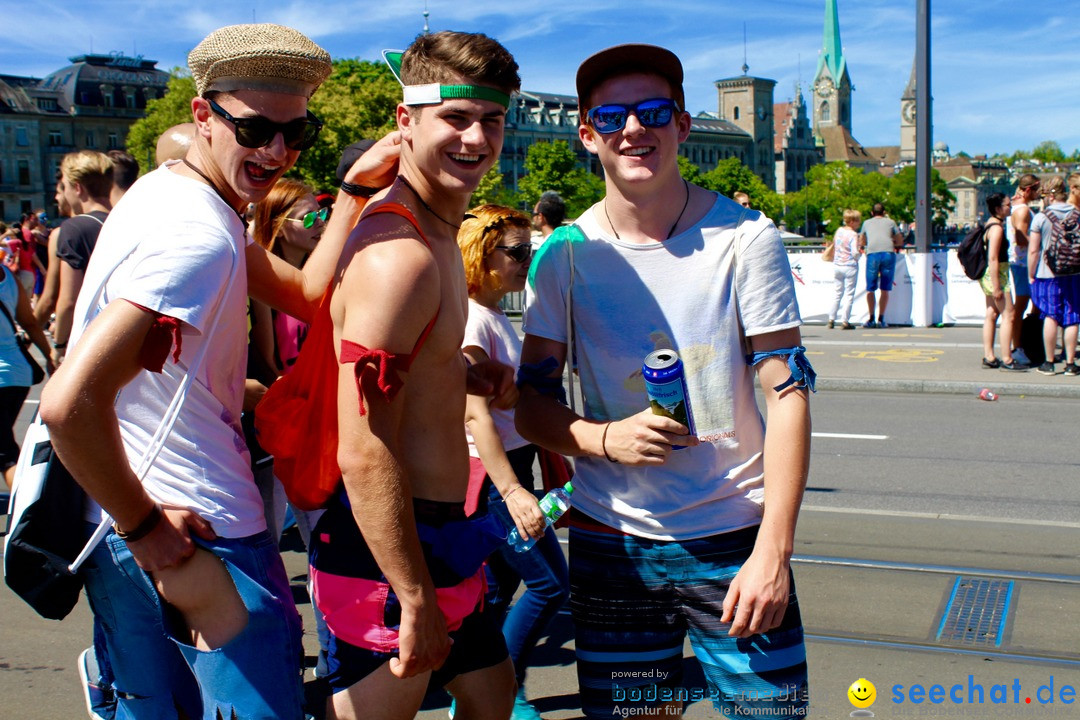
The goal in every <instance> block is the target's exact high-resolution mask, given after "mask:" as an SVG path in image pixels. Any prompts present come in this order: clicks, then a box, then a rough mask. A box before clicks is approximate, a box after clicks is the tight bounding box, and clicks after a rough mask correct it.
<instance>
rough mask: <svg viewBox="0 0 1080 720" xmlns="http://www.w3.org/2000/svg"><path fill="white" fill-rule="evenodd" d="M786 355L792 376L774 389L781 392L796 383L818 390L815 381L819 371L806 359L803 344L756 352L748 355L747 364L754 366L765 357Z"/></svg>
mask: <svg viewBox="0 0 1080 720" xmlns="http://www.w3.org/2000/svg"><path fill="white" fill-rule="evenodd" d="M785 356H786V357H787V364H788V367H789V368H791V377H789V378H788V379H787V380H786V381H784V382H783V383H781V384H780V385H777V386H776V387H774V388H773V390H776V391H777V392H780V391H781V390H783V389H784V388H786V387H788V386H789V385H794V386H795V387H797V388H799V389H807V390H809V391H810V392H817V390H815V389H814V383H816V382H817V373H816V372H814V368H813V367H811V366H810V361H809V360H807V359H806V348H804V347H803V346H802V345H798V346H796V347H790V348H781V349H779V350H769V351H767V352H756V353H754V354H752V355H747V356H746V364H747V365H749V366H751V367H753V366H755V365H757V364H758V363H759V362H761V361H762V360H764V359H765V358H771V357H785Z"/></svg>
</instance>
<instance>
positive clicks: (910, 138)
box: [900, 59, 915, 162]
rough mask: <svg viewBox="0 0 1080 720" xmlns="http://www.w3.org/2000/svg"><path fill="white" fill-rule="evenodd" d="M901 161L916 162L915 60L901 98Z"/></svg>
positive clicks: (912, 62)
mask: <svg viewBox="0 0 1080 720" xmlns="http://www.w3.org/2000/svg"><path fill="white" fill-rule="evenodd" d="M900 161H901V162H904V161H908V162H915V60H914V59H913V60H912V61H911V79H910V80H908V84H907V87H906V88H904V94H903V95H902V96H901V98H900Z"/></svg>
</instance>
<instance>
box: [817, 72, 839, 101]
mask: <svg viewBox="0 0 1080 720" xmlns="http://www.w3.org/2000/svg"><path fill="white" fill-rule="evenodd" d="M814 90H815V91H816V92H817V94H818V95H820V96H822V97H829V96H830V95H832V94H833V92H834V91H835V90H836V87H835V86H834V85H833V81H832V79H831V78H828V77H823V78H821V79H819V80H818V81H817V82H816V83H814Z"/></svg>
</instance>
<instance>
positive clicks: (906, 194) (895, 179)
mask: <svg viewBox="0 0 1080 720" xmlns="http://www.w3.org/2000/svg"><path fill="white" fill-rule="evenodd" d="M915 187H916V177H915V166H914V165H908V166H907V167H905V168H903V169H901V170H900V172H898V173H896V174H895V175H893V176H892V177H891V178H890V179H889V196H888V200H886V201H885V210H886V212H887V213H888V214H889V217H891V218H892V219H893V220H896V221H898V222H911V221H912V220H914V219H915ZM955 205H956V196H955V195H953V194H952V193H951V192H949V186H948V185H946V184H945V181H944V180H943V179H942V178H941V173H939V172H938V171H937V170H931V171H930V207H931V210H932V212H933V216H934V217H933V223H934V224H935V225H944V224H945V218H946V217H947V216H948V214H949V211H950V210H952V209H953V207H954V206H955Z"/></svg>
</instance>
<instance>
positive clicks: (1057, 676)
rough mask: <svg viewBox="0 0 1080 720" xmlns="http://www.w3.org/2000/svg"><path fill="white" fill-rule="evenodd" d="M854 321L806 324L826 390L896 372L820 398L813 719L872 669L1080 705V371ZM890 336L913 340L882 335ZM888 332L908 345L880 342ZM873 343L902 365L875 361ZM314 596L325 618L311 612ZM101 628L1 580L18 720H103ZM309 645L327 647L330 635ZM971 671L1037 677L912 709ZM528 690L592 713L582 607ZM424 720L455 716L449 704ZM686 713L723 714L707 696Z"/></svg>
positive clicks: (990, 678)
mask: <svg viewBox="0 0 1080 720" xmlns="http://www.w3.org/2000/svg"><path fill="white" fill-rule="evenodd" d="M840 332H841V331H827V330H825V329H824V328H816V329H815V328H806V333H805V334H806V336H807V346H808V347H809V348H810V350H811V352H814V353H820V354H818V355H814V356H812V357H813V358H814V360H813V361H814V363H815V366H816V367H817V368H818V371H819V374H820V376H821V378H822V379H823V380H825V381H826V383H825V385H829V386H830V387H834V388H835V387H837V384H838V383H847V384H850V383H851V381H852V380H853V379H856V380H858V379H862V380H867V381H873V382H874V383H877V384H876V385H875V386H873V388H872V391H870V392H852V393H848V392H837V391H836V390H824V389H823V390H822V392H820V393H819V394H818V395H817V396H816V397H815V399H814V401H813V407H814V431H815V433H817V434H818V436H817V437H815V439H814V444H813V460H812V471H811V479H810V491H809V492H808V494H807V499H806V509H804V512H803V514H802V518H801V521H800V526H799V533H798V537H797V548H796V553H797V559H796V568H795V570H796V574H797V579H798V580H797V581H798V584H799V592H800V601H801V605H802V608H803V612H804V618H805V622H806V629H807V633H808V653H809V660H810V667H811V682H812V693H813V707H812V712H811V715H810V717H813V718H839V717H847V715H848V713H850V712H851V710H852V707H851V706H850V704H849V703H848V701H847V698H846V694H845V693H846V688H847V686H848V685H850V684H851V683H852V682H853V681H854V680H856V679H858V678H860V677H866V678H868V679H870V680H871V681H872V682H874V683H875V684H876V685H877V687H878V692H879V697H880V699H879V700H878V702H877V704H876V705H875V706H874V708H873V710H875V711H876V713H877V716H878V717H903V716H906V715H916V714H920V713H921V714H922V716H924V717H939V716H946V715H951V716H956V715H957V714H966V715H968V716H971V717H985V716H988V715H990V712H988V710H994V711H997V712H998V714H1005V715H1006V716H1015V717H1026V716H1028V715H1032V716H1034V715H1035V714H1037V715H1038V717H1062V718H1064V717H1073V716H1076V714H1077V711H1076V710H1074V709H1073V708H1075V705H1072V706H1069V705H1064V704H1062V703H1061V699H1062V698H1060V696H1059V697H1058V702H1056V703H1055V704H1054V705H1041V704H1040V702H1039V699H1040V697H1039V694H1038V690H1039V688H1040V686H1044V685H1048V684H1049V683H1050V682H1051V677H1052V678H1053V680H1052V682H1053V684H1054V686H1055V692H1056V693H1060V692H1061V690H1062V689H1063V687H1064V686H1067V685H1068V686H1071V687H1074V688H1077V690H1078V691H1080V570H1078V568H1080V483H1077V482H1076V476H1077V469H1078V467H1080V448H1078V447H1077V444H1076V434H1075V431H1070V430H1069V429H1068V428H1069V427H1070V426H1071V427H1075V403H1074V402H1072V401H1071V400H1070V394H1071V393H1072V392H1073V388H1076V387H1080V380H1078V379H1076V378H1064V377H1062V376H1060V375H1059V376H1056V377H1053V378H1044V377H1043V376H1037V375H1035V374H1033V373H1028V374H1026V375H1027V376H1030V377H1025V376H1021V378H1022V380H1023V382H1025V383H1027V384H1029V385H1039V386H1041V387H1044V388H1048V389H1049V391H1048V392H1049V393H1050V394H1053V395H1058V396H1063V397H1057V398H1053V397H1051V398H1043V397H1037V398H1036V397H1031V396H1030V395H1028V394H1026V393H1024V392H1018V391H1015V388H1017V387H1021V386H1020V385H1017V384H1016V383H1018V382H1020V379H1018V378H1016V377H1014V376H1006V375H1005V374H1004V373H998V372H996V371H982V370H981V369H979V368H978V357H979V355H980V354H981V352H980V350H979V344H978V342H977V339H978V335H977V330H976V329H973V328H944V329H923V330H913V329H910V328H908V329H890V330H889V331H865V332H864V331H851V332H846V333H843V335H840V334H839V333H840ZM886 332H888V333H889V334H896V335H902V336H903V337H896V338H893V339H889V338H886V337H883V336H882V335H880V333H886ZM913 335H918V338H916V339H912V336H913ZM933 335H939V337H931V336H933ZM834 338H835V339H834ZM849 338H850V339H849ZM880 342H886V343H894V344H892V345H888V346H885V347H884V349H883V346H880V345H874V344H871V343H880ZM912 342H918V343H931V344H932V345H933V346H932V347H929V348H924V349H930V350H942V352H943V353H944V355H943V356H938V357H939V359H938V360H936V361H934V362H931V363H912V362H904V363H898V362H895V357H899V356H900V355H901V354H902V353H900V352H890V351H888V348H890V347H891V348H894V349H896V350H902V349H903V348H904V347H911V346H909V345H903V344H902V343H912ZM825 343H841V344H825ZM871 351H872V352H874V353H878V354H881V353H884V354H885V355H886V356H887V357H892V358H893V360H889V361H883V360H880V359H873V358H872V357H869V356H868V355H867V353H870V352H871ZM845 355H848V356H854V357H845ZM941 357H945V358H947V360H942V359H940V358H941ZM946 362H947V363H948V364H946ZM916 365H920V366H921V368H919V369H913V368H915V366H916ZM926 368H933V370H932V371H931V370H927V369H926ZM998 378H1000V380H998ZM920 379H921V380H925V381H930V382H942V383H945V382H950V383H956V386H955V387H956V392H957V393H958V394H954V395H949V394H918V395H913V394H904V393H900V392H896V389H897V388H899V387H900V385H899V383H901V382H909V381H913V380H920ZM991 379H993V382H996V383H1001V384H1002V387H1003V388H1004V389H1003V390H1002V395H1003V397H1002V399H1001V400H999V401H998V402H996V403H986V402H983V401H981V400H978V399H977V398H976V397H975V396H974V393H972V392H968V391H967V387H968V386H974V385H981V384H989V383H990V382H991V381H992V380H991ZM889 383H893V385H889ZM1009 383H1012V384H1011V385H1010V384H1009ZM890 388H891V389H892V390H893V392H887V390H889V389H890ZM938 389H941V388H938ZM961 390H962V393H961V392H960V391H961ZM1062 418H1064V419H1065V420H1062ZM1069 418H1071V419H1072V420H1069ZM1020 433H1023V435H1021V434H1020ZM826 434H832V435H868V436H884V439H874V438H854V437H833V436H826ZM1025 437H1026V438H1027V439H1026V440H1024V439H1022V438H1025ZM285 558H286V564H287V567H288V568H289V571H290V574H291V575H292V577H293V578H294V581H295V588H296V591H297V594H298V595H299V596H300V597H302V596H303V578H304V573H305V564H304V559H303V556H302V555H301V554H300V553H298V552H294V551H288V552H286V553H285ZM958 577H959V578H964V579H963V580H961V581H960V582H959V583H958V582H957V578H958ZM1010 582H1011V583H1012V585H1011V586H1010V585H1009V583H1010ZM969 588H971V589H974V590H980V589H982V590H983V591H984V592H983V595H984V597H983V599H982V600H978V601H969V600H967V599H966V597H965V592H967V590H968V589H969ZM1006 588H1008V592H1009V593H1010V594H1009V595H1008V597H1009V601H1008V603H1007V604H1006V605H1005V607H1004V610H1003V612H1001V613H1000V619H1001V622H999V619H998V617H997V616H995V615H994V611H993V610H994V607H993V606H992V603H989V602H987V599H988V598H991V597H992V598H994V599H996V600H998V601H1001V602H1004V597H1005V592H1006ZM965 608H967V609H974V610H980V611H982V615H981V616H980V617H982V618H985V619H986V622H987V623H988V624H987V627H986V628H984V629H983V630H982V631H981V633H976V635H977V636H978V637H977V638H976V641H978V642H985V639H986V638H992V641H991V644H989V645H976V644H968V645H964V644H963V641H962V640H959V639H954V640H950V639H949V638H948V637H947V634H946V636H945V637H944V638H942V637H939V636H938V631H939V629H941V627H942V621H943V619H944V620H946V621H948V620H949V619H950V617H951V616H952V615H955V614H956V613H958V612H959V611H960V610H962V609H965ZM301 610H302V612H303V613H304V614H305V616H306V625H307V626H308V627H313V623H312V621H311V617H310V606H308V605H301ZM946 624H948V622H946ZM89 638H90V620H89V612H88V610H87V607H86V604H85V603H82V604H81V605H80V606H79V607H78V608H77V609H76V611H75V612H74V613H73V614H72V616H71V617H69V618H68V619H67V620H65V621H64V622H63V623H52V622H49V621H45V620H41V619H40V618H38V617H37V616H35V615H34V614H33V613H32V611H30V610H29V609H28V608H27V607H26V606H25V605H23V604H22V603H21V602H20V601H19V600H18V599H17V598H15V597H14V596H13V595H12V594H11V593H10V592H9V591H8V590H7V588H6V587H4V588H0V699H2V700H3V703H2V705H0V707H2V710H0V720H6V719H7V718H13V719H17V718H27V720H45V719H50V720H51V719H53V718H81V717H85V712H84V710H83V707H82V700H81V697H80V695H79V693H78V690H77V686H78V676H77V674H76V673H75V670H74V660H75V657H76V656H77V654H78V653H79V651H80V650H81V649H82V648H84V647H85V646H86V645H87V644H88V643H89ZM999 638H1000V644H997V643H998V641H999ZM306 644H307V647H308V651H309V655H312V656H313V654H314V649H315V642H314V638H313V637H310V636H308V637H306ZM686 667H687V678H686V682H687V683H688V684H691V685H693V684H694V683H700V682H701V679H700V674H699V672H698V671H697V670H696V668H695V667H694V663H693V661H691V660H688V662H687V664H686ZM969 675H971V676H972V678H973V679H972V680H971V681H970V682H972V683H974V684H977V685H980V686H982V687H984V691H985V694H986V698H985V699H986V701H987V703H989V701H990V697H989V694H990V692H991V689H992V688H993V686H995V685H1005V686H1007V687H1008V688H1009V699H1010V700H1011V693H1012V688H1013V684H1014V683H1015V682H1017V681H1018V682H1019V683H1020V687H1021V690H1022V693H1021V695H1022V696H1021V697H1020V704H1019V705H1017V704H1004V705H999V706H994V707H991V708H986V707H967V705H966V704H965V705H960V706H953V705H951V704H942V705H932V704H928V703H924V704H921V705H915V704H912V703H911V702H910V701H908V702H905V704H903V705H895V704H893V703H892V700H891V698H892V697H893V696H894V694H895V693H894V690H893V688H894V686H896V685H900V686H902V691H903V692H904V697H905V699H906V698H907V690H908V689H909V688H910V687H911V686H912V685H913V684H922V685H924V686H925V687H926V688H929V687H930V686H931V685H933V684H942V685H943V686H944V687H946V688H951V686H952V685H954V684H963V686H964V690H963V693H961V694H962V695H964V696H965V697H966V693H967V692H968V690H967V687H968V683H969V680H968V676H969ZM528 691H529V695H530V697H533V698H536V704H537V707H539V708H540V710H541V711H542V712H543V714H544V716H545V717H546V718H549V720H556V719H564V718H576V717H579V716H580V711H579V710H578V709H577V708H578V704H577V697H576V681H575V677H574V666H573V643H572V640H571V635H570V625H569V620H568V618H567V617H566V616H560V618H559V619H558V620H557V622H556V623H555V625H554V627H553V628H552V632H551V636H550V637H549V638H548V639H547V640H546V642H545V643H544V644H543V646H542V648H541V652H540V653H539V656H538V658H537V666H536V668H535V669H534V670H533V671H532V672H531V673H530V678H529V683H528ZM1045 696H1046V693H1045V691H1044V692H1043V693H1042V697H1045ZM1026 697H1032V698H1033V703H1032V704H1034V705H1036V706H1037V707H1035V708H1031V707H1028V706H1027V704H1026V703H1024V699H1025V698H1026ZM433 703H434V704H435V705H438V704H439V700H438V699H437V698H434V699H433ZM1055 713H1056V714H1055ZM421 717H422V718H425V720H435V719H436V718H439V719H440V720H441V719H442V718H445V717H446V715H445V709H443V708H441V707H433V708H432V709H429V710H426V711H425V712H423V713H421ZM686 717H688V718H691V719H693V718H710V717H716V713H715V711H713V710H712V708H711V707H707V706H705V705H704V704H702V703H697V704H695V705H693V706H691V707H689V708H688V710H687V714H686Z"/></svg>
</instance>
